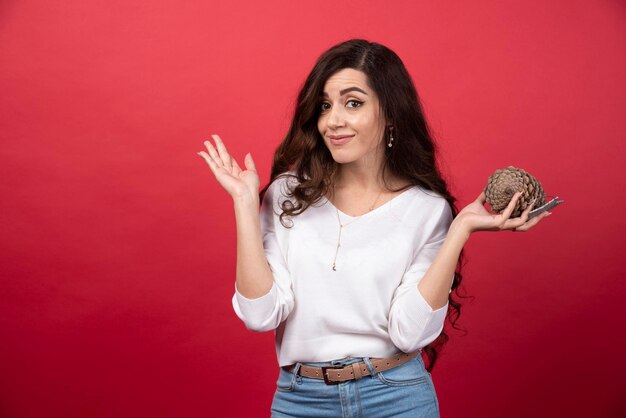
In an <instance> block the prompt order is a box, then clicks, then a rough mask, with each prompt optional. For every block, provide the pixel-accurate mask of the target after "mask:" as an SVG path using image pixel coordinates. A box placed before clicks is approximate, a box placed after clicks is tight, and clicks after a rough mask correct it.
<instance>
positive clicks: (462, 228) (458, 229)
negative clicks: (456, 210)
mask: <svg viewBox="0 0 626 418" xmlns="http://www.w3.org/2000/svg"><path fill="white" fill-rule="evenodd" d="M471 234H472V230H471V229H470V228H469V226H468V225H467V224H466V223H465V222H463V218H462V217H456V218H454V220H453V221H452V224H450V228H449V229H448V236H453V237H456V238H457V239H459V240H462V241H463V242H465V241H467V240H469V237H470V235H471Z"/></svg>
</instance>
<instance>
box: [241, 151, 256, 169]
mask: <svg viewBox="0 0 626 418" xmlns="http://www.w3.org/2000/svg"><path fill="white" fill-rule="evenodd" d="M243 162H244V164H245V165H246V168H247V169H248V170H252V171H256V165H255V164H254V160H253V159H252V154H250V153H247V154H246V157H245V158H244V160H243Z"/></svg>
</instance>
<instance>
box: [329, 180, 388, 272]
mask: <svg viewBox="0 0 626 418" xmlns="http://www.w3.org/2000/svg"><path fill="white" fill-rule="evenodd" d="M382 193H383V191H382V189H381V190H380V192H379V193H378V196H376V200H374V203H372V206H370V210H368V211H367V212H365V213H364V214H363V215H365V214H367V213H370V212H371V211H373V210H374V206H376V203H377V202H378V199H379V198H380V195H381V194H382ZM335 211H337V222H339V237H338V238H337V249H336V250H335V258H334V259H333V271H337V265H336V262H337V254H339V247H341V232H342V231H343V228H344V227H346V226H348V225H350V224H351V223H353V222H356V221H358V220H359V219H361V217H362V216H363V215H360V216H358V217H356V218H355V219H353V220H351V221H350V222H348V223H345V224H342V223H341V219H339V209H337V207H335Z"/></svg>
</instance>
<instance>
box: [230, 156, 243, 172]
mask: <svg viewBox="0 0 626 418" xmlns="http://www.w3.org/2000/svg"><path fill="white" fill-rule="evenodd" d="M232 163H233V174H234V175H235V176H238V175H239V173H241V172H242V171H243V170H242V169H241V167H239V164H237V161H235V159H234V158H233V159H232Z"/></svg>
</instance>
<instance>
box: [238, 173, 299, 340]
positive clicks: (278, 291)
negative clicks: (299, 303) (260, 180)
mask: <svg viewBox="0 0 626 418" xmlns="http://www.w3.org/2000/svg"><path fill="white" fill-rule="evenodd" d="M285 186H286V182H285V181H282V180H281V179H277V180H275V181H274V182H272V184H270V186H269V187H268V189H267V191H266V193H265V195H264V197H263V202H262V203H261V212H260V215H259V216H260V221H261V236H262V238H263V248H264V250H265V256H266V258H267V262H268V264H269V266H270V269H271V271H272V276H273V284H272V287H271V289H270V290H269V292H268V293H267V294H265V295H263V296H261V297H258V298H256V299H248V298H246V297H245V296H243V295H242V294H241V293H239V291H238V290H237V285H236V284H235V294H234V296H233V299H232V303H233V308H234V310H235V313H236V314H237V316H238V317H239V319H241V320H242V321H243V322H244V324H245V325H246V327H247V328H248V329H249V330H252V331H259V332H260V331H270V330H272V329H275V328H277V327H278V325H280V323H281V322H282V321H284V320H285V319H286V318H287V316H288V315H289V313H290V312H291V310H292V309H293V306H294V294H293V290H292V287H291V277H290V274H289V269H288V267H287V259H286V254H287V246H288V230H287V229H286V228H284V227H283V226H282V224H281V223H280V220H279V218H278V214H280V213H281V211H282V210H281V209H280V206H279V202H278V198H279V196H280V195H281V187H285ZM283 190H286V189H283Z"/></svg>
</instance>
